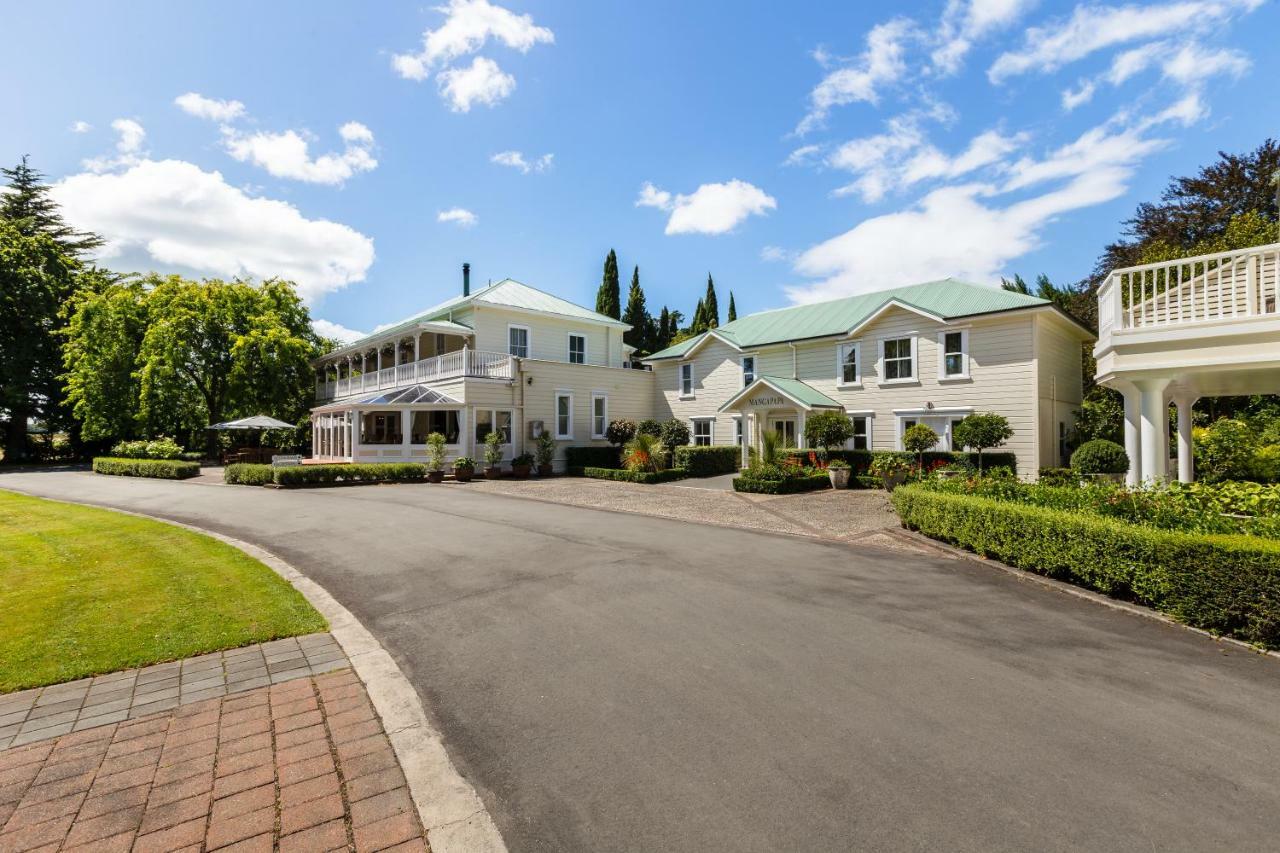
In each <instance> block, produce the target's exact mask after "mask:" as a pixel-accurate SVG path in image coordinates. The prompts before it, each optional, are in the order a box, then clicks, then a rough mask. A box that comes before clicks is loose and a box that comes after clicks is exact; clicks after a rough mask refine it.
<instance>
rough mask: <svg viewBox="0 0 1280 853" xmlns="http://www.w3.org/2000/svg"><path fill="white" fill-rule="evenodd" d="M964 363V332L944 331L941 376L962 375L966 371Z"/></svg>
mask: <svg viewBox="0 0 1280 853" xmlns="http://www.w3.org/2000/svg"><path fill="white" fill-rule="evenodd" d="M968 372H969V371H968V369H967V365H966V364H965V351H964V332H945V333H943V335H942V375H943V377H954V376H964V375H966V374H967V373H968Z"/></svg>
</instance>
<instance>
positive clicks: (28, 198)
mask: <svg viewBox="0 0 1280 853" xmlns="http://www.w3.org/2000/svg"><path fill="white" fill-rule="evenodd" d="M0 175H3V176H4V177H5V178H6V179H7V183H8V186H7V187H6V188H5V192H4V193H0V219H4V220H7V221H9V222H12V223H13V224H14V226H15V227H16V228H17V229H18V231H19V232H20V233H22V234H24V235H26V236H28V237H30V236H32V235H34V234H44V235H46V236H48V237H50V238H52V239H53V241H54V242H55V243H57V244H58V246H59V248H61V249H62V250H63V251H64V252H66V253H67V254H68V255H71V256H73V257H79V256H80V255H83V254H84V253H86V252H89V251H92V250H93V249H96V248H98V247H99V246H101V245H102V238H101V237H99V236H98V235H97V234H91V233H88V232H85V231H77V230H75V229H74V228H72V227H71V226H70V225H68V224H67V223H66V222H65V221H64V220H63V218H62V214H61V213H59V212H58V205H57V202H55V201H54V200H53V199H52V198H50V197H49V185H48V184H47V183H45V180H44V175H42V174H41V173H40V172H37V171H36V170H35V169H33V168H31V167H30V166H29V165H27V158H26V156H25V155H24V156H23V158H22V162H20V163H18V165H16V166H13V167H12V168H7V169H6V168H0Z"/></svg>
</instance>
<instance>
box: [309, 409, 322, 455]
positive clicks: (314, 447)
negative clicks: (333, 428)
mask: <svg viewBox="0 0 1280 853" xmlns="http://www.w3.org/2000/svg"><path fill="white" fill-rule="evenodd" d="M318 440H319V434H318V433H317V432H316V416H315V415H312V416H311V458H312V459H314V458H316V457H317V456H319V455H320V453H319V450H318V445H317V444H316V442H317V441H318Z"/></svg>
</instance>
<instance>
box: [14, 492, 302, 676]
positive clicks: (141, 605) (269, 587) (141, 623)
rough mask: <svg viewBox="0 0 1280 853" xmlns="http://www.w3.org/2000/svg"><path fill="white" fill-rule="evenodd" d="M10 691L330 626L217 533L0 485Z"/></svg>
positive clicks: (274, 576)
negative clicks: (7, 489) (1, 488)
mask: <svg viewBox="0 0 1280 853" xmlns="http://www.w3.org/2000/svg"><path fill="white" fill-rule="evenodd" d="M0 614H3V618H0V692H8V691H11V690H20V689H23V688H26V687H38V686H40V685H44V684H54V683H57V682H60V681H70V680H73V679H76V678H83V677H84V676H88V675H96V674H99V673H104V672H113V671H115V670H119V669H126V668H129V667H134V666H144V665H146V664H152V663H159V662H162V661H167V660H175V659H177V658H183V657H188V656H190V655H197V654H202V653H204V652H211V651H217V650H218V649H228V648H235V647H236V646H243V645H246V644H249V643H257V642H263V641H265V640H271V639H276V638H279V637H289V636H294V635H297V634H307V633H312V632H315V631H324V630H327V626H326V623H325V620H324V618H323V617H321V615H320V614H319V613H317V612H316V611H315V610H314V609H313V608H312V607H311V605H310V604H308V603H307V601H306V599H305V598H303V597H302V594H301V593H299V592H298V591H297V590H295V589H294V588H293V587H292V586H290V585H289V583H288V582H286V581H285V580H284V579H282V578H281V577H280V576H279V575H277V574H276V573H275V572H273V571H272V570H271V569H269V568H268V567H266V566H264V565H263V564H262V563H260V562H258V561H257V560H255V559H253V558H252V557H250V556H248V555H247V554H245V553H243V552H241V551H239V550H238V549H236V548H233V547H231V546H230V545H227V544H225V543H223V542H219V541H218V540H216V539H212V538H210V537H208V536H204V535H201V534H199V533H195V532H193V531H190V530H185V529H183V528H180V527H175V526H172V525H168V524H162V523H160V522H157V521H151V520H149V519H145V518H138V517H136V516H131V515H124V514H123V513H118V512H111V511H110V510H104V509H94V508H92V507H82V506H75V505H71V504H62V503H55V502H53V501H46V500H41V499H39V498H32V497H27V496H25V495H17V494H13V493H11V492H4V491H0Z"/></svg>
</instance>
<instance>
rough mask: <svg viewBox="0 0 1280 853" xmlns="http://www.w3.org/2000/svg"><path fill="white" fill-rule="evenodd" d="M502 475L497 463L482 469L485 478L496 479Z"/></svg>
mask: <svg viewBox="0 0 1280 853" xmlns="http://www.w3.org/2000/svg"><path fill="white" fill-rule="evenodd" d="M501 476H502V469H501V468H500V467H498V466H497V465H489V466H486V467H485V469H484V478H485V479H486V480H497V479H498V478H499V477H501Z"/></svg>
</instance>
